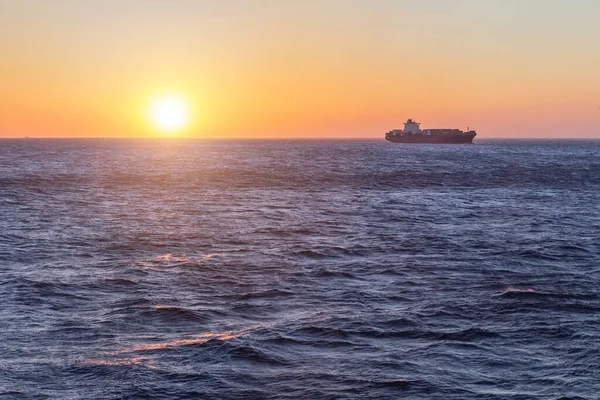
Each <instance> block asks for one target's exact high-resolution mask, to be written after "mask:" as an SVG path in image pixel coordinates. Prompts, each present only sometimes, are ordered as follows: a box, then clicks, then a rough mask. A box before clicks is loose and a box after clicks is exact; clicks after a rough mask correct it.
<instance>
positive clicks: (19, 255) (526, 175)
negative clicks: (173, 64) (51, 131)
mask: <svg viewBox="0 0 600 400" xmlns="http://www.w3.org/2000/svg"><path fill="white" fill-rule="evenodd" d="M599 360H600V141H499V140H476V143H475V144H474V145H400V144H392V143H388V142H385V141H383V140H372V141H369V140H364V141H335V140H329V141H327V140H323V141H317V140H306V141H302V140H299V141H275V140H273V141H269V140H264V141H261V140H255V141H208V140H168V139H163V140H153V139H145V140H141V139H140V140H133V139H132V140H126V139H120V140H117V139H106V140H99V139H98V140H84V139H79V140H67V139H64V140H58V139H46V140H43V139H19V140H17V139H15V140H0V398H1V399H519V400H521V399H557V400H558V399H598V398H599V397H598V396H599V393H600V363H599Z"/></svg>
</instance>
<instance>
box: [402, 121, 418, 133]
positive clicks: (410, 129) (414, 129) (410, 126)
mask: <svg viewBox="0 0 600 400" xmlns="http://www.w3.org/2000/svg"><path fill="white" fill-rule="evenodd" d="M420 125H421V123H420V122H415V121H413V120H412V119H409V120H408V121H406V122H405V123H404V129H403V130H402V133H412V134H416V133H421V128H419V126H420Z"/></svg>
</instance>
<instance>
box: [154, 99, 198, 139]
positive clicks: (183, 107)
mask: <svg viewBox="0 0 600 400" xmlns="http://www.w3.org/2000/svg"><path fill="white" fill-rule="evenodd" d="M150 118H151V119H152V123H153V124H154V126H155V127H156V128H158V129H159V130H161V131H164V132H176V131H179V130H181V129H183V128H185V127H186V125H188V123H189V119H190V116H189V105H188V103H187V102H186V101H185V100H184V99H183V98H181V97H178V96H174V95H166V96H160V97H157V98H156V99H155V100H154V101H153V102H152V103H151V105H150Z"/></svg>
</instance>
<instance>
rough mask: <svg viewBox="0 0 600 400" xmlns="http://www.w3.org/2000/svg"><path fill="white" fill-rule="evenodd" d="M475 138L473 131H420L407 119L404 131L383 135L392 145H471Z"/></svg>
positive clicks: (418, 124)
mask: <svg viewBox="0 0 600 400" xmlns="http://www.w3.org/2000/svg"><path fill="white" fill-rule="evenodd" d="M475 136H477V133H476V132H475V131H474V130H469V129H468V128H467V130H466V131H461V130H460V129H421V124H420V123H419V122H416V121H414V120H412V119H409V120H408V121H406V123H405V124H404V129H402V130H400V129H394V130H391V131H389V132H388V133H386V134H385V138H386V140H389V141H390V142H394V143H452V144H459V143H473V138H474V137H475Z"/></svg>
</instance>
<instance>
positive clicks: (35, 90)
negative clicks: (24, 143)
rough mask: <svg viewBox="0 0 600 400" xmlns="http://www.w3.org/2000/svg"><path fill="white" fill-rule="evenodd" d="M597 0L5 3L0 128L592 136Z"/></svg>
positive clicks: (9, 133) (10, 132)
mask: <svg viewBox="0 0 600 400" xmlns="http://www.w3.org/2000/svg"><path fill="white" fill-rule="evenodd" d="M597 15H600V2H597V1H596V0H522V1H519V2H516V1H515V2H507V1H504V0H486V1H481V0H457V1H453V2H449V1H446V0H370V1H367V0H364V1H360V0H358V1H352V2H350V1H346V0H328V1H317V0H313V1H305V2H296V1H284V0H281V1H259V0H238V1H233V0H232V1H222V2H214V1H202V0H177V1H166V0H105V1H101V2H100V1H94V0H62V1H51V0H18V1H17V0H0V137H23V136H31V137H87V136H95V137H98V136H106V137H110V136H118V137H130V136H135V137H137V136H156V135H161V133H160V132H157V130H156V129H155V127H153V126H152V125H151V123H150V122H149V118H148V115H147V109H148V104H149V102H150V99H152V98H153V97H155V96H157V95H159V94H160V93H178V94H180V95H181V96H182V97H184V98H187V99H188V101H189V102H190V104H191V108H192V110H191V111H192V112H191V115H192V117H193V120H192V121H191V123H190V126H189V127H188V129H186V130H184V131H181V132H178V133H177V135H181V136H191V137H206V138H233V137H276V138H291V137H323V138H325V137H348V138H351V137H365V138H383V135H384V132H386V131H388V130H390V129H392V128H397V127H401V126H402V123H403V122H404V121H405V120H406V119H407V118H415V119H417V120H418V121H420V122H422V127H457V128H466V127H467V126H469V127H470V128H475V129H477V131H478V133H479V136H478V137H480V138H486V137H489V138H492V137H566V138H569V137H573V138H574V137H590V138H591V137H595V138H600V74H599V73H598V72H597V71H598V68H600V67H599V66H600V41H598V40H597V38H599V37H600V24H598V23H597Z"/></svg>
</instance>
